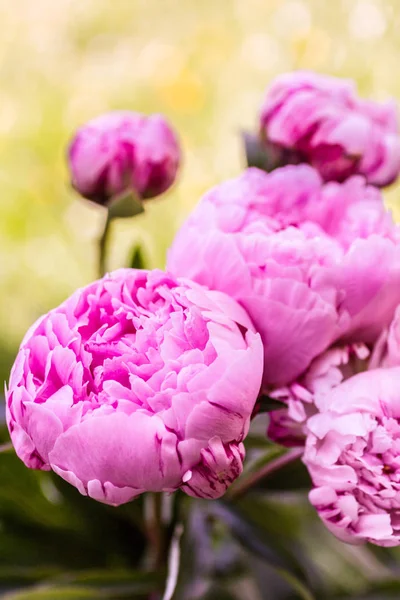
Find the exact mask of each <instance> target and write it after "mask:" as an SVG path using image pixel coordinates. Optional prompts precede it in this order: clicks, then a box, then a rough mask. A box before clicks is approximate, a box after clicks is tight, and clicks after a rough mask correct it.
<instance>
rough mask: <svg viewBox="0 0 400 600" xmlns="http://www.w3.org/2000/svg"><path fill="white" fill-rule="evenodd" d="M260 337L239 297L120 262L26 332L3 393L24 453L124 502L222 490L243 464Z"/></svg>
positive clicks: (30, 462)
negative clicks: (119, 266) (150, 493)
mask: <svg viewBox="0 0 400 600" xmlns="http://www.w3.org/2000/svg"><path fill="white" fill-rule="evenodd" d="M261 375H262V345H261V342H260V339H259V335H258V334H256V333H254V332H253V330H252V325H251V323H250V321H249V319H248V317H247V315H246V313H245V312H244V311H243V309H241V307H240V306H239V305H238V304H236V302H234V301H233V300H232V299H230V298H229V297H227V296H225V295H224V294H222V293H220V292H210V291H208V290H206V289H205V288H202V287H201V286H198V285H196V284H193V283H191V282H190V281H186V280H176V279H174V278H172V277H171V276H169V275H167V274H165V273H163V272H161V271H152V272H148V271H137V270H135V269H121V270H119V271H115V272H114V273H111V274H110V275H108V276H106V277H104V278H103V279H101V280H99V281H96V282H94V283H92V284H90V285H89V286H87V287H86V288H83V289H81V290H78V291H76V292H75V293H74V294H73V295H72V296H71V297H70V298H69V299H68V300H66V301H65V302H64V303H63V304H61V305H60V306H59V307H58V308H56V309H54V310H52V311H51V312H50V313H48V314H47V315H45V316H44V317H42V318H41V319H39V321H38V322H37V323H36V324H35V325H33V327H32V328H31V329H30V330H29V331H28V333H27V334H26V336H25V339H24V340H23V342H22V344H21V347H20V350H19V353H18V356H17V359H16V361H15V364H14V367H13V370H12V373H11V378H10V384H9V389H8V392H7V422H8V426H9V430H10V434H11V439H12V442H13V444H14V447H15V449H16V452H17V454H18V456H19V457H20V458H21V460H23V461H24V463H25V464H26V465H27V466H28V467H30V468H35V469H43V470H49V469H53V471H55V472H56V473H58V474H59V475H60V476H61V477H63V478H64V479H66V480H67V481H69V482H70V483H71V484H73V485H74V486H76V487H77V488H78V490H79V491H80V492H81V493H82V494H86V495H88V496H91V497H92V498H94V499H96V500H99V501H101V502H105V503H107V504H112V505H119V504H123V503H124V502H128V501H130V500H132V499H133V498H135V497H136V496H137V495H139V494H141V493H142V492H146V491H153V492H161V491H170V492H172V491H174V490H177V489H178V488H181V489H182V490H184V491H185V492H187V493H188V494H190V495H192V496H197V497H204V498H218V497H219V496H221V495H222V494H224V492H225V491H226V489H227V487H228V486H229V484H230V483H231V482H232V481H233V480H234V479H235V478H236V477H238V475H239V474H240V473H241V471H242V461H243V457H244V447H243V443H242V442H243V440H244V438H245V436H246V434H247V431H248V427H249V422H250V417H251V413H252V411H253V408H254V404H255V401H256V398H257V395H258V393H259V389H260V383H261Z"/></svg>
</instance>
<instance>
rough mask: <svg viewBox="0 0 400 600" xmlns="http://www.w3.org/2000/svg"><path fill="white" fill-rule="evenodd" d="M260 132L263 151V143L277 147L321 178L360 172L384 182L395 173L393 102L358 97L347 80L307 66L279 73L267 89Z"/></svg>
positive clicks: (398, 147)
mask: <svg viewBox="0 0 400 600" xmlns="http://www.w3.org/2000/svg"><path fill="white" fill-rule="evenodd" d="M260 131H261V137H262V139H263V140H264V142H265V143H266V145H267V146H266V151H267V150H268V146H269V145H272V147H274V146H276V147H277V148H278V149H279V148H282V149H284V150H285V151H286V152H290V153H291V156H292V155H294V156H297V162H308V163H310V164H311V165H313V166H314V167H315V168H317V169H318V171H319V172H320V173H321V175H322V177H323V178H324V179H325V180H337V181H344V180H345V179H347V178H348V177H349V176H350V175H353V174H356V173H360V174H362V175H364V176H365V177H366V178H367V180H368V182H369V183H372V184H374V185H378V186H384V185H388V184H389V183H391V182H393V181H394V180H395V179H396V178H397V176H398V174H399V172H400V136H399V131H398V118H397V112H396V108H395V105H394V103H393V102H387V103H386V104H378V103H375V102H371V101H365V100H361V99H359V98H358V97H357V95H356V93H355V90H354V85H353V83H352V82H351V81H348V80H342V79H338V78H335V77H329V76H325V75H319V74H316V73H312V72H307V71H297V72H294V73H287V74H284V75H280V76H279V77H277V78H276V79H275V80H274V81H273V83H272V84H271V85H270V87H269V88H268V89H267V93H266V96H265V100H264V103H263V106H262V109H261V113H260ZM291 162H293V156H292V157H291Z"/></svg>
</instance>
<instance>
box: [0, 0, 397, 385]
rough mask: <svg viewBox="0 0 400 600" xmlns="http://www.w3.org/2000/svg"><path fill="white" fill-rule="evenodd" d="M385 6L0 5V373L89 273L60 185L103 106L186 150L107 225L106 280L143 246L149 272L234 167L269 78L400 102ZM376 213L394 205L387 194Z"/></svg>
mask: <svg viewBox="0 0 400 600" xmlns="http://www.w3.org/2000/svg"><path fill="white" fill-rule="evenodd" d="M399 8H400V5H399V4H398V3H397V0H392V1H389V0H341V1H340V0H337V1H335V2H329V1H322V0H197V1H195V0H186V1H185V2H183V1H182V0H114V1H113V2H111V1H110V0H34V1H32V0H14V2H10V1H7V0H0V66H1V87H0V187H1V200H0V254H1V262H0V281H1V296H0V356H1V360H2V369H1V376H2V377H6V375H7V370H8V368H9V364H10V361H11V360H12V358H13V355H14V352H15V350H16V347H17V344H18V343H19V342H20V340H21V337H22V335H23V333H24V332H25V330H26V329H27V327H28V326H29V325H30V324H31V323H32V322H33V321H34V319H36V318H37V316H38V315H40V314H41V313H43V312H45V311H47V310H48V309H49V308H51V307H52V306H54V305H56V304H57V303H59V302H60V301H61V300H63V299H64V298H65V297H66V296H67V295H69V294H70V293H71V292H72V291H73V290H74V289H75V288H76V287H78V286H81V285H84V284H86V283H87V282H89V281H90V280H92V279H94V278H95V277H96V239H97V236H98V234H99V230H100V228H101V223H102V220H103V218H104V214H103V213H102V209H100V208H97V207H95V206H92V205H90V203H85V202H84V201H81V200H79V198H78V197H77V196H76V194H75V193H74V192H73V190H71V189H70V187H69V183H68V174H67V170H66V164H65V148H66V144H67V143H68V140H69V137H70V136H71V134H72V133H73V132H74V130H75V128H76V127H77V126H79V125H80V124H82V123H83V122H85V121H86V120H88V119H90V118H92V117H93V116H95V115H97V114H99V113H101V112H103V111H108V110H110V109H116V108H118V109H121V108H126V109H131V110H138V111H142V112H145V113H152V112H162V113H164V114H165V115H166V116H167V117H168V118H169V119H170V121H171V122H172V123H173V125H174V126H175V127H176V128H177V130H178V132H179V135H180V138H181V141H182V145H183V150H184V164H183V168H182V170H181V176H180V179H179V182H178V185H176V186H175V188H174V189H173V191H171V192H170V193H168V194H166V195H165V196H164V197H163V198H161V199H159V200H157V201H154V202H150V203H148V204H147V205H146V207H147V210H146V213H145V214H144V215H141V216H140V217H138V218H136V219H131V220H126V221H124V222H123V221H119V222H117V223H115V225H114V227H113V231H112V239H111V253H110V261H109V266H110V268H115V267H118V266H122V265H125V264H126V263H127V258H128V255H129V253H130V249H131V246H132V244H133V243H134V242H135V241H139V242H140V243H142V244H143V245H144V247H145V249H146V252H147V254H148V256H149V261H150V264H151V266H159V267H162V266H163V265H164V260H165V252H166V249H167V247H168V246H169V244H170V242H171V240H172V238H173V234H174V232H175V231H176V229H177V227H178V226H179V224H180V222H181V221H182V219H183V218H184V216H185V215H186V214H187V213H188V212H189V210H190V208H191V207H192V206H193V204H194V203H195V202H196V201H197V200H198V198H199V196H200V195H201V194H202V192H203V191H204V190H206V189H207V188H208V187H209V186H211V185H213V184H215V183H217V182H219V181H221V180H223V179H225V178H228V177H231V176H234V175H236V174H238V173H239V171H240V169H241V168H242V166H243V159H242V153H241V146H240V140H239V135H238V134H239V131H240V129H241V128H243V127H250V128H251V127H254V126H255V122H256V118H257V111H258V108H259V105H260V101H261V98H262V94H263V91H264V89H265V87H266V86H267V84H268V82H269V81H270V80H271V79H272V78H273V77H274V76H276V75H277V74H279V73H281V72H284V71H289V70H293V69H297V68H307V69H315V70H317V71H320V72H326V73H329V74H332V75H338V76H342V77H350V78H353V79H355V80H356V83H357V86H358V89H359V92H360V94H361V95H364V96H370V97H372V98H375V99H385V98H387V97H389V96H394V97H395V98H398V100H399V103H400V78H399V77H397V73H398V60H399V52H400V11H399V10H398V9H399ZM387 197H388V199H389V200H388V201H389V202H390V204H391V205H392V206H393V207H396V201H397V200H396V197H397V191H396V186H394V187H393V188H392V189H391V190H389V192H388V194H387Z"/></svg>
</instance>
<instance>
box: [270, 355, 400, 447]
mask: <svg viewBox="0 0 400 600" xmlns="http://www.w3.org/2000/svg"><path fill="white" fill-rule="evenodd" d="M369 354H370V352H369V350H368V348H367V347H366V346H365V345H364V344H351V345H347V344H346V345H342V346H334V347H332V348H330V349H329V350H327V351H326V352H324V353H322V354H321V355H320V356H318V357H317V358H315V359H314V360H313V362H312V363H311V365H310V367H309V368H308V369H307V371H306V372H305V373H303V375H301V376H300V377H299V378H298V379H297V380H295V381H293V382H292V383H291V384H290V385H287V386H284V387H281V388H277V389H276V390H273V391H272V392H270V393H269V395H270V396H271V397H272V398H274V399H276V400H279V401H280V402H283V403H284V404H286V405H287V408H282V409H279V410H275V411H273V412H271V413H270V415H269V417H270V420H269V425H268V437H269V438H270V439H271V440H274V441H275V442H277V443H278V444H282V445H283V446H287V447H291V446H302V445H303V444H304V443H305V437H306V435H307V421H308V419H309V418H310V417H311V416H312V415H314V414H315V413H316V412H317V408H316V403H317V402H318V401H319V398H321V397H322V396H325V395H326V394H328V393H329V392H330V391H331V390H332V389H333V388H335V387H337V386H338V385H340V384H341V383H342V381H344V380H345V379H348V378H349V377H351V376H352V375H355V374H356V373H358V372H359V371H361V370H365V369H367V368H368V361H367V359H368V358H369ZM399 364H400V363H399Z"/></svg>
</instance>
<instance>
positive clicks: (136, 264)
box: [129, 244, 146, 269]
mask: <svg viewBox="0 0 400 600" xmlns="http://www.w3.org/2000/svg"><path fill="white" fill-rule="evenodd" d="M129 266H130V268H131V269H146V258H145V255H144V252H143V249H142V247H141V246H140V245H139V244H135V246H134V247H133V249H132V251H131V259H130V261H129Z"/></svg>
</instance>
